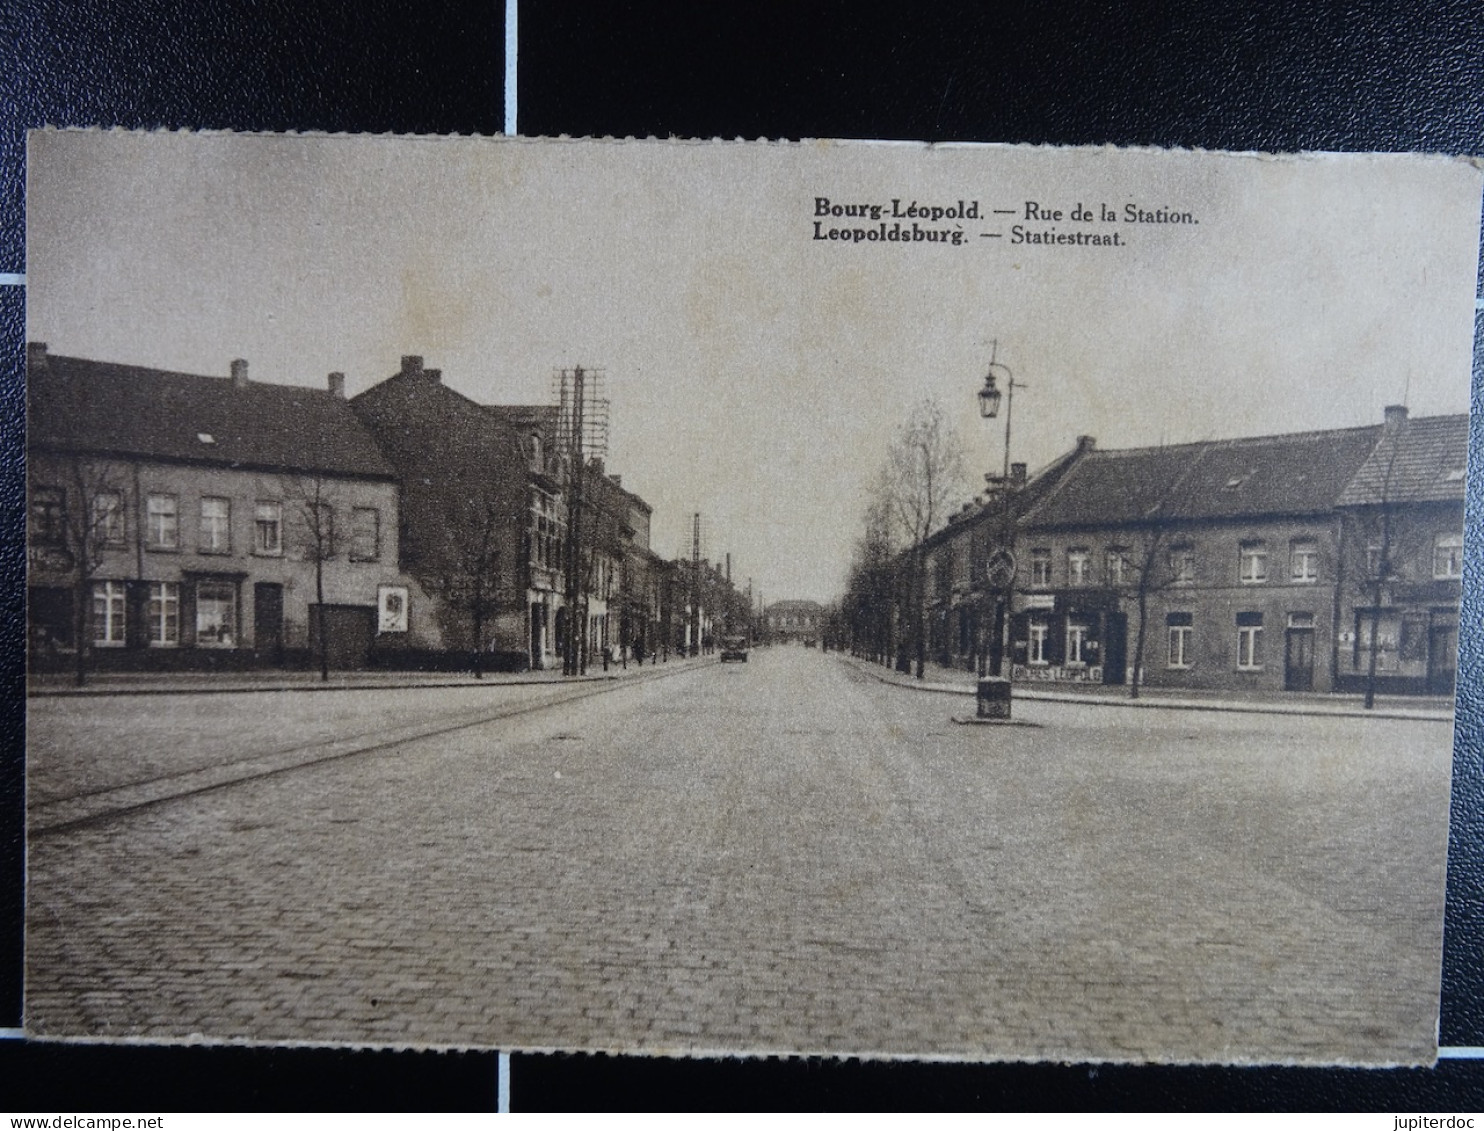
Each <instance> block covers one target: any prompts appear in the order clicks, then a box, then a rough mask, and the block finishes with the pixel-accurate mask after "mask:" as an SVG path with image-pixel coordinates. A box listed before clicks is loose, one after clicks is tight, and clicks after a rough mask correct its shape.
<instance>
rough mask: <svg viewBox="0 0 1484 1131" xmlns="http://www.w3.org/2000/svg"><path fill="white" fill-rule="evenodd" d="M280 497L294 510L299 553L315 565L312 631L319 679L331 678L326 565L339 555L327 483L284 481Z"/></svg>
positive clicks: (303, 477)
mask: <svg viewBox="0 0 1484 1131" xmlns="http://www.w3.org/2000/svg"><path fill="white" fill-rule="evenodd" d="M283 494H284V497H285V498H286V499H289V500H291V501H292V502H293V503H294V504H295V507H296V510H297V515H296V517H297V519H298V524H297V525H298V528H299V532H300V535H301V537H300V539H299V551H300V553H301V555H302V556H303V559H304V560H305V561H306V562H312V563H313V564H314V601H315V605H314V611H315V630H316V632H317V634H318V636H319V677H320V679H321V681H324V682H328V681H329V678H330V622H329V620H328V618H327V617H326V616H325V563H326V562H328V561H333V560H334V559H335V558H336V557H337V556H338V554H339V550H340V548H339V545H338V539H337V532H336V530H335V506H334V497H333V492H332V491H331V489H330V482H329V480H328V479H327V478H326V476H324V475H322V474H320V473H319V472H306V473H304V474H290V475H285V476H284V477H283Z"/></svg>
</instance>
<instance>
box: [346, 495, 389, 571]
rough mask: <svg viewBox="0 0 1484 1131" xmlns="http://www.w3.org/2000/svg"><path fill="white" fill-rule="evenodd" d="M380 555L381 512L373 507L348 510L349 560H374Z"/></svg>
mask: <svg viewBox="0 0 1484 1131" xmlns="http://www.w3.org/2000/svg"><path fill="white" fill-rule="evenodd" d="M379 557H381V514H380V512H378V511H377V509H376V508H375V507H356V508H355V510H353V511H351V512H350V560H351V561H353V562H374V561H375V560H376V559H377V558H379Z"/></svg>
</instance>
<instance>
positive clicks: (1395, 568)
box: [1334, 407, 1469, 695]
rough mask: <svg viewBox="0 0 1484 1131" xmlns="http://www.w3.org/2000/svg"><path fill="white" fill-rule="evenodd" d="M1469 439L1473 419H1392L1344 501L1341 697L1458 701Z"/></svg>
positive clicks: (1391, 414) (1397, 412)
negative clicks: (1364, 695) (1424, 696)
mask: <svg viewBox="0 0 1484 1131" xmlns="http://www.w3.org/2000/svg"><path fill="white" fill-rule="evenodd" d="M1468 436H1469V418H1468V416H1467V415H1458V416H1434V417H1421V418H1419V419H1417V420H1409V419H1408V418H1407V412H1406V409H1404V408H1400V407H1393V408H1390V409H1387V414H1386V425H1385V428H1384V434H1383V436H1382V439H1381V442H1380V443H1379V444H1377V445H1376V448H1375V450H1374V451H1373V452H1372V453H1371V454H1370V456H1369V458H1367V460H1366V462H1365V463H1364V464H1363V465H1362V466H1361V468H1360V470H1359V471H1358V472H1357V473H1356V475H1355V476H1354V477H1353V478H1352V479H1351V480H1350V483H1349V484H1348V485H1347V486H1346V488H1345V490H1344V491H1343V492H1341V494H1340V498H1339V501H1338V508H1339V512H1340V517H1341V526H1340V537H1341V543H1340V572H1339V600H1338V608H1339V614H1338V619H1337V621H1336V627H1337V630H1338V631H1337V633H1336V640H1335V651H1336V655H1335V657H1334V667H1335V681H1336V686H1337V688H1338V689H1340V690H1344V691H1352V692H1363V691H1365V690H1366V689H1367V687H1370V688H1371V689H1373V690H1374V691H1376V692H1379V693H1381V694H1432V695H1449V694H1452V692H1453V682H1454V677H1455V669H1456V665H1457V655H1458V607H1459V601H1460V599H1461V598H1462V596H1463V527H1464V503H1465V499H1464V489H1465V486H1466V484H1465V479H1464V476H1465V470H1466V469H1465V461H1466V458H1467V454H1468ZM1373 639H1374V641H1375V648H1374V657H1375V670H1374V677H1373V676H1372V669H1371V660H1372V640H1373Z"/></svg>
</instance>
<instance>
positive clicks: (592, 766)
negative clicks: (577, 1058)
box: [25, 131, 1480, 1065]
mask: <svg viewBox="0 0 1484 1131" xmlns="http://www.w3.org/2000/svg"><path fill="white" fill-rule="evenodd" d="M1479 207H1480V170H1479V167H1478V166H1477V164H1476V163H1473V162H1469V161H1464V160H1455V159H1448V158H1440V157H1420V156H1407V155H1389V156H1387V155H1380V156H1376V155H1324V156H1318V155H1306V156H1291V157H1273V156H1263V155H1257V154H1222V153H1192V152H1157V151H1150V150H1113V149H1071V150H1058V149H1037V148H1016V147H1005V146H924V145H903V144H873V143H834V142H807V143H802V144H768V143H755V144H747V143H719V142H678V141H669V142H662V141H632V140H631V141H612V140H609V141H570V140H550V141H536V140H523V139H479V138H436V139H432V138H391V137H346V136H338V137H315V136H250V135H232V134H185V133H175V134H171V133H155V134H145V133H125V132H97V131H42V132H38V133H35V134H33V135H32V136H31V139H30V161H29V186H28V213H27V225H28V241H29V246H28V272H27V279H28V284H29V285H28V291H27V302H28V306H27V337H28V339H29V343H28V353H27V382H28V387H27V408H28V440H27V444H28V470H27V475H28V481H27V482H28V508H29V509H28V553H29V559H28V560H29V573H28V577H27V598H28V610H29V619H28V624H29V635H28V643H29V692H30V698H29V709H28V743H29V748H28V775H29V776H28V873H27V874H28V886H27V909H26V956H27V957H26V962H27V966H26V981H25V1025H26V1030H27V1032H28V1033H29V1034H31V1035H33V1036H36V1037H40V1038H59V1039H65V1038H89V1039H96V1038H104V1039H127V1040H135V1041H160V1042H171V1041H185V1040H207V1041H248V1042H267V1043H281V1042H308V1043H319V1044H339V1043H352V1044H366V1043H370V1044H384V1045H391V1046H409V1045H410V1046H425V1047H445V1046H447V1047H456V1046H457V1047H469V1046H474V1047H493V1048H500V1049H506V1050H510V1049H551V1048H559V1049H586V1050H619V1051H625V1052H640V1053H666V1054H684V1055H716V1054H766V1053H801V1054H818V1055H827V1056H831V1055H842V1056H843V1055H864V1056H873V1057H918V1058H937V1059H968V1060H1005V1059H1013V1060H1058V1061H1061V1060H1088V1061H1125V1062H1146V1061H1153V1062H1223V1063H1306V1064H1367V1065H1380V1064H1426V1063H1430V1062H1432V1060H1433V1059H1434V1057H1435V1055H1436V1034H1437V1020H1438V1003H1439V970H1440V955H1441V946H1442V909H1443V892H1444V866H1445V857H1446V851H1447V817H1448V786H1449V772H1450V764H1451V749H1452V734H1453V728H1452V718H1453V690H1454V682H1455V671H1456V663H1457V659H1456V657H1457V643H1458V604H1459V599H1460V590H1461V585H1462V574H1463V568H1462V559H1463V537H1462V535H1463V524H1464V491H1465V478H1466V474H1467V467H1466V462H1467V438H1468V416H1467V412H1468V405H1469V383H1470V366H1471V357H1472V341H1473V331H1474V318H1473V311H1474V290H1475V272H1476V265H1477V257H1478V236H1479Z"/></svg>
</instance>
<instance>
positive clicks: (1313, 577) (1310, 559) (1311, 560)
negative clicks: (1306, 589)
mask: <svg viewBox="0 0 1484 1131" xmlns="http://www.w3.org/2000/svg"><path fill="white" fill-rule="evenodd" d="M1288 576H1289V579H1290V580H1293V581H1298V582H1302V583H1306V584H1307V583H1308V582H1313V581H1318V580H1319V543H1317V542H1315V541H1314V540H1312V539H1309V538H1302V539H1299V540H1298V541H1296V542H1293V543H1291V544H1290V545H1289V547H1288Z"/></svg>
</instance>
